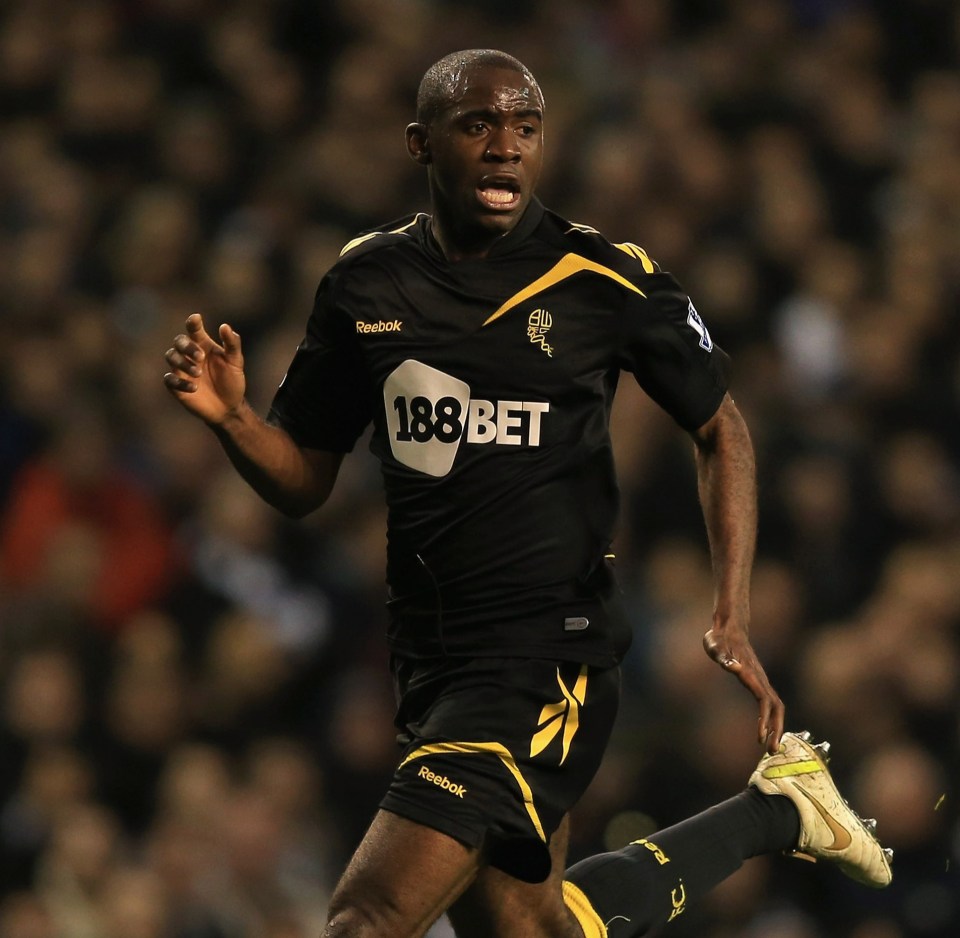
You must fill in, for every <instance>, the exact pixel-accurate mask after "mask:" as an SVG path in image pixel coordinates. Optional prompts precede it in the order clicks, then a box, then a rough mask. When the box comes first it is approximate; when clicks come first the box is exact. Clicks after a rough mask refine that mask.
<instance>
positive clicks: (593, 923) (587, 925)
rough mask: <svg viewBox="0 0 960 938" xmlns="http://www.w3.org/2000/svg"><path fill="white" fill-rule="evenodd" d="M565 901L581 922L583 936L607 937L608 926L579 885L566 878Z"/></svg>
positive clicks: (593, 937) (587, 937)
mask: <svg viewBox="0 0 960 938" xmlns="http://www.w3.org/2000/svg"><path fill="white" fill-rule="evenodd" d="M563 901H564V903H565V904H566V906H567V908H568V909H569V910H570V911H571V912H572V913H573V917H574V918H575V919H576V920H577V922H578V923H579V924H580V928H581V930H582V931H583V938H607V926H606V925H604V924H603V920H602V919H601V918H600V916H599V915H597V913H596V910H595V909H594V907H593V906H592V905H591V904H590V900H589V899H588V898H587V897H586V895H585V894H584V892H583V890H582V889H580V887H579V886H575V885H574V884H573V883H571V882H567V880H564V881H563Z"/></svg>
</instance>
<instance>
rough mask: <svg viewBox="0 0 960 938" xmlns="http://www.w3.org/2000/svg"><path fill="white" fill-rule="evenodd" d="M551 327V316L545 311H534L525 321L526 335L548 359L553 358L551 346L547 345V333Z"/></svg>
mask: <svg viewBox="0 0 960 938" xmlns="http://www.w3.org/2000/svg"><path fill="white" fill-rule="evenodd" d="M552 325H553V316H551V315H550V314H549V313H548V312H547V311H546V310H545V309H535V310H534V311H533V312H532V313H531V314H530V318H529V319H528V320H527V335H528V336H529V337H530V341H531V342H532V343H533V344H534V345H539V346H540V348H542V349H543V350H544V351H545V352H546V353H547V355H548V356H549V357H550V358H553V346H552V345H548V344H547V333H548V332H549V331H550V327H551V326H552Z"/></svg>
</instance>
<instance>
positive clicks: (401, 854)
mask: <svg viewBox="0 0 960 938" xmlns="http://www.w3.org/2000/svg"><path fill="white" fill-rule="evenodd" d="M478 866H479V851H477V850H475V849H471V848H469V847H465V846H464V845H463V844H461V843H460V842H459V841H457V840H454V839H453V838H452V837H448V836H447V835H446V834H441V833H440V832H439V831H435V830H432V829H431V828H429V827H424V826H423V825H422V824H416V823H414V822H413V821H408V820H407V819H406V818H402V817H400V816H398V815H396V814H391V813H390V812H388V811H380V812H379V813H378V814H377V816H376V817H375V818H374V820H373V823H372V824H371V825H370V829H369V830H368V831H367V833H366V836H365V837H364V838H363V842H362V843H361V844H360V846H359V847H358V848H357V852H356V853H355V854H354V855H353V858H352V859H351V861H350V863H349V864H348V866H347V869H346V871H345V872H344V874H343V876H342V877H341V878H340V882H339V883H338V884H337V888H336V889H335V890H334V893H333V898H332V899H331V901H330V909H329V911H328V918H327V926H326V928H325V929H324V931H323V938H419V936H421V935H423V934H424V933H425V932H426V931H427V929H428V928H429V927H430V926H431V925H432V924H433V923H434V922H435V921H436V920H437V919H438V918H439V917H440V916H441V915H442V914H443V912H444V911H445V910H446V909H447V907H448V906H449V905H450V904H451V903H452V902H453V901H454V900H455V899H456V898H457V897H458V896H459V895H460V894H461V893H462V892H463V891H464V889H466V888H467V886H469V884H470V883H471V882H472V881H473V880H474V878H475V877H476V875H477V870H478Z"/></svg>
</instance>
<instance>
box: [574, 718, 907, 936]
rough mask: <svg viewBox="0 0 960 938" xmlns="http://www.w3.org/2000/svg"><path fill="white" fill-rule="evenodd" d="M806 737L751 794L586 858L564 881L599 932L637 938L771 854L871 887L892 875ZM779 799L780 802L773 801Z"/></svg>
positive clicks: (767, 766)
mask: <svg viewBox="0 0 960 938" xmlns="http://www.w3.org/2000/svg"><path fill="white" fill-rule="evenodd" d="M808 740H809V736H808V734H802V735H797V734H793V733H785V734H784V737H783V743H782V745H781V747H780V751H779V752H778V753H777V754H776V755H773V756H770V755H767V756H764V757H763V758H762V759H761V760H760V763H759V765H758V766H757V768H756V770H755V771H754V773H753V775H752V776H751V777H750V788H748V789H747V790H746V791H744V792H741V793H740V794H739V795H737V796H735V797H734V798H730V799H728V800H727V801H724V802H722V803H721V804H719V805H716V806H715V807H713V808H710V809H709V810H707V811H704V812H702V813H701V814H698V815H695V816H694V817H692V818H689V819H688V820H686V821H682V822H681V823H680V824H676V825H674V826H673V827H669V828H667V829H666V830H663V831H660V832H659V833H656V834H653V835H651V836H650V837H649V838H648V839H645V840H642V841H638V842H636V843H633V844H630V845H629V846H627V847H625V848H624V849H623V850H619V851H616V852H612V853H607V854H601V855H599V856H595V857H588V858H587V859H586V860H583V861H581V862H580V863H577V864H575V865H574V866H572V867H571V868H570V869H569V870H567V873H566V875H565V879H566V881H567V883H568V884H569V885H568V887H567V888H568V891H569V888H570V886H573V887H575V888H576V889H577V890H578V891H579V893H580V894H581V895H582V897H583V900H584V901H585V902H586V903H588V905H589V907H590V908H591V909H592V910H593V911H594V913H595V914H596V916H597V918H598V919H599V920H600V921H602V922H603V923H604V930H603V931H600V932H598V933H597V934H598V935H601V936H610V938H635V936H639V935H643V934H644V933H645V932H646V931H648V930H649V929H650V928H651V927H652V926H654V925H657V924H660V923H662V922H667V921H670V920H672V919H674V918H676V917H677V916H679V915H682V914H683V912H684V910H685V909H686V908H687V905H688V904H689V903H690V902H691V901H693V900H695V899H697V898H699V897H700V896H702V895H704V894H705V893H706V892H708V891H709V890H710V889H711V888H713V887H714V886H716V885H718V884H719V883H720V882H721V881H722V880H724V879H726V878H727V877H728V876H729V875H731V874H732V873H734V872H735V871H736V870H737V869H739V867H740V866H741V864H742V863H743V861H744V860H746V859H748V858H750V857H753V856H758V855H760V854H764V853H776V852H781V851H786V852H797V853H802V854H804V855H806V856H807V857H809V858H811V859H815V860H816V859H823V860H829V861H831V862H834V863H837V865H838V866H839V867H840V869H841V870H842V871H843V872H844V873H846V874H847V875H848V876H852V877H853V878H854V879H856V880H858V881H859V882H862V883H865V884H866V885H869V886H874V887H882V886H886V885H887V884H888V883H889V882H890V879H891V873H890V856H891V854H890V852H889V851H885V850H884V849H883V848H882V847H881V846H880V844H879V843H878V842H877V839H876V837H875V836H874V835H873V826H872V824H871V823H869V822H864V821H861V820H860V819H859V818H858V817H857V815H856V814H854V812H853V811H852V810H851V809H850V807H849V806H848V805H847V803H846V802H845V801H844V800H843V798H842V797H841V795H840V793H839V792H838V791H837V788H836V785H835V784H834V782H833V779H832V778H831V777H830V773H829V772H828V771H827V768H826V764H825V762H824V761H823V758H822V755H821V751H819V750H818V749H817V748H815V747H813V746H812V745H811V744H810V743H809V741H808ZM771 796H780V797H771Z"/></svg>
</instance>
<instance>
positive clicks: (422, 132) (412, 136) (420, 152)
mask: <svg viewBox="0 0 960 938" xmlns="http://www.w3.org/2000/svg"><path fill="white" fill-rule="evenodd" d="M406 136H407V152H408V153H409V154H410V156H411V157H412V158H413V159H414V160H415V161H416V162H417V163H419V164H420V165H421V166H426V165H427V164H428V163H429V162H430V143H429V140H428V135H427V126H426V124H407V130H406Z"/></svg>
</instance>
